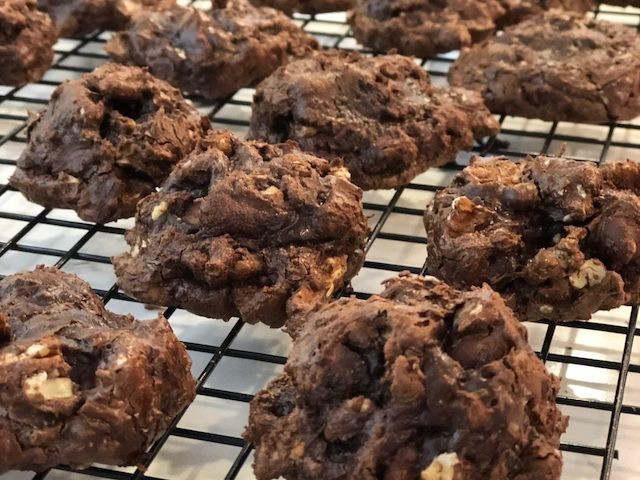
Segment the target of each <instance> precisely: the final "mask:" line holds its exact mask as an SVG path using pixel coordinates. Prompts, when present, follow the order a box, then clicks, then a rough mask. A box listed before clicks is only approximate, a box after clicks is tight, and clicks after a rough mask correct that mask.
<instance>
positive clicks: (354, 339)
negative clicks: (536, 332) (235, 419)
mask: <svg viewBox="0 0 640 480" xmlns="http://www.w3.org/2000/svg"><path fill="white" fill-rule="evenodd" d="M386 287H387V288H386V289H385V291H384V292H383V293H382V294H381V295H380V296H373V297H372V298H370V299H369V300H367V301H361V300H356V299H353V298H351V299H346V298H343V299H340V300H337V301H335V302H332V303H331V304H329V305H327V306H324V307H322V308H320V309H317V310H315V311H313V312H311V313H310V314H309V315H308V318H307V321H306V325H305V326H304V327H303V328H302V330H301V331H300V332H299V334H298V336H297V338H296V340H295V342H294V347H293V351H292V353H291V355H290V357H289V360H288V362H287V364H286V366H285V372H284V374H283V375H282V376H281V377H279V378H278V379H276V380H275V381H273V382H272V383H271V384H270V385H269V386H268V387H267V388H266V389H265V390H263V391H262V392H260V393H258V395H257V396H256V397H255V398H254V400H253V401H252V403H251V412H250V417H249V426H248V427H247V430H246V431H245V437H246V439H247V440H249V441H251V442H254V443H255V446H256V452H255V464H254V470H255V473H256V477H257V478H258V479H259V480H269V479H275V478H279V477H280V476H282V477H284V478H285V479H287V480H307V479H314V480H334V479H343V480H378V479H381V478H385V479H402V480H487V479H491V480H513V479H516V478H517V479H519V480H534V479H535V480H538V479H545V480H557V479H559V478H560V471H561V468H562V456H561V453H560V451H559V449H558V448H559V443H560V435H561V434H562V433H563V432H564V430H565V428H566V425H567V420H566V418H565V417H563V416H562V414H561V413H560V410H559V409H558V408H557V406H556V404H555V395H556V394H557V392H558V387H559V381H558V379H557V378H556V377H554V376H553V375H551V374H549V373H548V372H547V371H546V370H545V367H544V365H543V364H542V362H541V361H540V360H538V358H537V357H536V355H535V354H534V353H533V351H532V350H531V348H530V347H529V345H528V344H527V332H526V329H525V328H524V327H523V326H522V325H521V324H520V323H519V322H518V321H517V319H516V318H515V317H514V315H513V313H512V312H511V310H509V308H507V307H506V306H505V304H504V302H503V300H502V299H501V298H500V296H499V295H498V294H496V293H494V292H493V291H492V290H491V289H490V288H489V287H487V286H485V287H483V288H477V289H473V290H471V291H469V292H460V291H458V290H454V289H453V288H451V287H449V286H447V285H446V284H444V283H442V282H439V281H437V280H435V279H434V278H418V277H408V276H401V277H400V278H394V279H392V280H388V281H387V282H386Z"/></svg>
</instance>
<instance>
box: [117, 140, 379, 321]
mask: <svg viewBox="0 0 640 480" xmlns="http://www.w3.org/2000/svg"><path fill="white" fill-rule="evenodd" d="M367 232H368V228H367V222H366V219H365V217H364V213H363V210H362V191H361V190H360V189H359V188H358V187H356V186H355V185H353V184H352V183H351V182H350V180H349V173H348V171H347V170H346V169H345V168H344V167H342V165H341V164H340V163H338V162H336V163H330V162H329V161H327V160H324V159H321V158H318V157H315V156H313V155H310V154H307V153H304V152H302V151H301V150H300V149H299V147H298V146H297V145H296V144H295V143H293V142H291V143H284V144H276V145H270V144H268V143H263V142H246V141H243V140H241V139H239V138H238V137H236V136H235V135H234V134H232V133H231V132H228V131H219V132H211V133H210V134H209V135H208V136H207V137H206V138H204V139H203V141H202V142H200V144H199V146H198V147H197V148H196V149H195V150H194V151H193V152H192V153H191V154H190V155H188V156H187V157H186V158H185V159H184V160H183V161H182V162H181V163H180V164H178V165H177V166H176V168H175V169H174V171H173V172H172V173H171V175H170V176H169V178H168V179H167V181H166V182H165V183H164V184H163V185H162V187H161V189H160V190H159V191H158V192H156V193H153V194H151V195H149V196H148V197H147V198H145V199H144V200H143V201H141V202H140V203H139V204H138V212H137V215H136V223H135V227H134V228H133V229H132V230H131V231H129V232H127V235H126V239H127V242H128V243H129V245H130V246H131V250H130V252H128V253H126V254H124V255H121V256H119V257H116V258H114V259H113V263H114V266H115V269H116V274H117V276H118V284H119V286H120V287H121V288H122V289H123V290H124V291H126V292H127V293H129V294H130V295H132V296H134V297H136V298H138V299H140V300H143V301H145V302H148V303H153V304H160V305H175V306H180V307H183V308H185V309H187V310H189V311H191V312H193V313H196V314H199V315H205V316H209V317H214V318H222V319H229V318H230V317H233V316H238V315H239V316H241V317H242V319H243V320H245V321H247V322H249V323H256V322H262V323H265V324H267V325H270V326H272V327H280V326H282V325H283V324H284V323H285V321H286V320H287V319H288V318H290V317H294V316H297V315H298V314H300V313H302V312H304V311H306V310H308V309H309V308H312V307H313V306H315V304H317V303H318V302H324V301H326V300H328V299H329V298H330V297H331V295H332V294H333V292H334V291H337V290H338V289H339V288H341V287H342V286H343V285H344V284H345V283H346V282H348V281H349V280H350V279H351V278H352V277H353V276H354V275H355V274H356V273H357V271H358V270H359V269H360V267H361V265H362V262H363V259H364V243H365V238H366V235H367Z"/></svg>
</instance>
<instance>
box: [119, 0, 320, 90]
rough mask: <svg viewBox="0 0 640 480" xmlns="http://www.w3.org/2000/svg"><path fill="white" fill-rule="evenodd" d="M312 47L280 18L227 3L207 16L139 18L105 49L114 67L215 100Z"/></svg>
mask: <svg viewBox="0 0 640 480" xmlns="http://www.w3.org/2000/svg"><path fill="white" fill-rule="evenodd" d="M316 47H317V42H316V41H315V40H314V39H313V37H312V36H310V35H308V34H306V33H304V32H303V31H302V30H301V29H300V28H299V27H298V26H297V25H296V24H295V23H293V21H292V20H291V19H290V18H288V17H287V16H286V15H284V14H283V13H281V12H278V11H276V10H274V9H271V8H256V7H254V6H252V5H251V4H250V3H248V1H246V0H229V1H228V2H226V4H225V5H224V6H222V7H220V8H214V9H213V10H211V11H210V12H208V13H206V12H203V11H201V10H197V9H196V8H194V7H181V6H178V5H176V6H174V7H173V8H171V9H168V10H165V11H163V12H147V13H144V14H142V15H139V16H138V17H137V18H136V20H135V21H134V22H132V24H131V26H130V27H129V29H128V30H126V31H124V32H120V33H117V34H116V35H114V36H113V37H112V38H111V40H110V41H109V42H108V43H107V45H106V50H107V52H108V53H109V54H110V55H111V57H112V58H113V59H115V60H116V61H118V62H122V63H128V64H133V65H140V66H148V67H149V69H150V70H151V72H152V73H153V74H154V75H156V76H157V77H159V78H162V79H164V80H167V81H168V82H169V83H171V84H173V85H175V86H176V87H178V88H180V89H182V90H183V91H185V92H188V93H191V94H198V95H202V96H203V97H205V98H208V99H219V98H224V97H226V96H228V95H231V94H233V93H234V92H236V91H237V90H238V89H240V88H242V87H249V86H252V85H253V84H255V83H256V82H259V81H260V80H262V79H263V78H265V77H266V76H268V75H269V74H270V73H271V72H273V71H274V70H275V69H276V68H278V67H279V66H280V65H282V64H283V63H285V62H286V61H287V60H288V59H289V58H291V57H300V56H302V55H304V54H305V53H306V52H307V51H308V50H310V49H312V48H316Z"/></svg>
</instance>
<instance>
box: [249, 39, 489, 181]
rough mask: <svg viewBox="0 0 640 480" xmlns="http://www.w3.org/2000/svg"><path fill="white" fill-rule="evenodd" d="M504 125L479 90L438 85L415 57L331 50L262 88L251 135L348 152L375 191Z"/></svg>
mask: <svg viewBox="0 0 640 480" xmlns="http://www.w3.org/2000/svg"><path fill="white" fill-rule="evenodd" d="M499 129H500V126H499V124H498V122H497V121H496V120H495V119H494V118H493V117H492V116H491V115H490V114H489V111H488V110H487V109H486V107H485V106H484V105H483V103H482V100H481V99H480V97H479V96H478V95H477V94H475V93H474V92H470V91H466V90H462V89H457V90H453V89H452V90H448V89H439V88H434V87H433V86H432V85H431V80H430V79H429V75H428V74H427V72H426V71H425V70H424V69H422V68H421V67H420V66H419V65H417V64H416V63H415V62H414V61H413V59H411V58H408V57H402V56H400V55H385V56H379V57H367V56H364V55H362V54H359V53H356V52H352V53H344V52H337V51H326V52H319V53H317V54H315V55H314V56H312V57H309V58H306V59H304V60H298V61H295V62H291V63H289V64H288V65H285V66H284V67H282V68H280V69H279V70H277V71H276V72H275V73H274V74H273V75H272V76H270V77H269V78H267V79H266V80H265V81H263V82H262V83H261V84H260V85H259V86H258V88H257V89H256V94H255V97H254V101H253V109H252V116H251V130H250V132H249V135H250V137H252V138H260V139H266V140H268V141H269V142H282V141H285V140H287V139H293V140H295V141H296V142H298V143H299V144H300V146H301V147H302V148H303V149H304V150H308V151H310V152H313V153H315V154H317V155H320V156H322V157H324V158H342V159H344V161H345V163H346V166H347V168H348V169H349V171H350V172H351V176H352V180H353V182H354V183H355V184H356V185H359V186H360V187H362V188H364V189H372V188H391V187H398V186H400V185H403V184H405V183H408V182H410V181H411V180H412V179H413V178H414V177H415V176H416V175H417V174H419V173H422V172H424V171H425V170H427V169H428V168H429V167H432V166H438V165H443V164H446V163H448V162H450V161H452V160H453V159H454V158H455V156H456V154H457V153H458V152H459V151H460V150H465V149H469V148H471V147H472V145H473V139H474V137H475V138H478V139H479V138H482V137H484V136H487V135H494V134H496V133H497V132H498V131H499Z"/></svg>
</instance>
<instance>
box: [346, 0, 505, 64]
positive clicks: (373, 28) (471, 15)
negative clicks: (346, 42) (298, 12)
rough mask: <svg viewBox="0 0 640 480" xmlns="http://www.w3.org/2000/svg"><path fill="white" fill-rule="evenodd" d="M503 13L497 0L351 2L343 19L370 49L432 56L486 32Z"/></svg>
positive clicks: (480, 38)
mask: <svg viewBox="0 0 640 480" xmlns="http://www.w3.org/2000/svg"><path fill="white" fill-rule="evenodd" d="M504 14H505V10H504V8H503V7H502V5H501V1H500V0H454V1H434V0H356V7H355V9H354V11H353V12H352V15H351V17H350V20H349V22H350V23H351V25H352V27H353V34H354V36H355V37H356V39H357V40H358V41H359V42H360V43H362V44H363V45H365V46H367V47H370V48H372V49H374V50H377V51H380V52H386V51H388V50H391V49H396V50H397V51H398V52H399V53H402V54H405V55H415V56H417V57H432V56H434V55H436V54H438V53H443V52H449V51H451V50H457V49H459V48H461V47H463V46H465V45H470V44H472V43H475V42H478V41H480V40H482V39H484V38H486V37H488V36H490V35H491V34H492V33H493V32H494V30H495V28H496V21H497V19H498V18H500V17H501V16H503V15H504Z"/></svg>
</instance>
